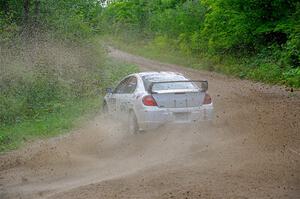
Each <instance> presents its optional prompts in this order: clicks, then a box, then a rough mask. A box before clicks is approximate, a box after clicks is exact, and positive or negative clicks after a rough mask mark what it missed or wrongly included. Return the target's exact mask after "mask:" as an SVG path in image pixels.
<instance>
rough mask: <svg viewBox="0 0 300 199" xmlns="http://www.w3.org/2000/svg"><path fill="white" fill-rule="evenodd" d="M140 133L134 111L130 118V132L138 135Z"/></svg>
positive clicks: (131, 112)
mask: <svg viewBox="0 0 300 199" xmlns="http://www.w3.org/2000/svg"><path fill="white" fill-rule="evenodd" d="M138 131H139V126H138V123H137V118H136V116H135V114H134V112H133V111H130V113H129V117H128V132H129V133H131V134H137V133H138Z"/></svg>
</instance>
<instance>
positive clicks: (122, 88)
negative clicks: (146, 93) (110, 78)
mask: <svg viewBox="0 0 300 199" xmlns="http://www.w3.org/2000/svg"><path fill="white" fill-rule="evenodd" d="M136 86H137V79H136V77H128V78H126V79H124V80H123V81H122V82H120V84H119V85H118V86H117V88H116V89H115V93H118V94H125V93H133V92H134V91H135V89H136Z"/></svg>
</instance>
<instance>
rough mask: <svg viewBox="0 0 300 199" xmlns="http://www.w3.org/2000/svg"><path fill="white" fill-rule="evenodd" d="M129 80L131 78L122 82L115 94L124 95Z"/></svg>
mask: <svg viewBox="0 0 300 199" xmlns="http://www.w3.org/2000/svg"><path fill="white" fill-rule="evenodd" d="M129 78H130V77H128V78H126V79H124V80H122V81H121V82H120V83H119V84H118V86H117V87H116V89H115V91H114V93H123V92H124V89H125V87H126V82H127V81H128V79H129Z"/></svg>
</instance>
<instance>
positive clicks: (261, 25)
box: [102, 0, 300, 86]
mask: <svg viewBox="0 0 300 199" xmlns="http://www.w3.org/2000/svg"><path fill="white" fill-rule="evenodd" d="M121 5H122V6H121ZM102 13H103V16H110V18H109V20H108V21H109V27H108V29H110V30H111V32H113V33H114V36H115V37H116V36H122V37H123V39H124V41H128V43H129V44H131V43H132V42H135V40H137V39H144V40H145V42H146V43H147V45H148V46H149V47H150V48H156V49H158V50H160V51H161V50H162V49H164V50H166V51H167V52H170V53H171V54H172V53H173V52H175V51H179V52H180V53H182V54H183V56H185V57H195V58H202V59H206V60H207V59H211V60H212V62H214V63H219V65H218V66H215V67H212V66H210V67H208V68H209V70H216V71H219V72H223V73H226V74H233V75H235V76H238V77H241V78H251V79H255V80H261V81H264V82H269V83H283V84H286V85H289V86H298V84H297V83H296V82H297V80H296V79H298V78H300V77H299V76H297V73H294V72H293V71H294V69H295V68H299V67H300V53H299V52H300V37H299V35H300V26H299V24H300V3H299V2H297V1H292V0H291V1H286V0H264V1H261V0H246V1H241V0H201V1H198V0H182V1H175V0H164V1H162V0H161V1H159V0H149V1H144V0H129V1H114V3H112V4H109V5H108V8H107V9H104V10H103V12H102ZM120 13H126V14H123V15H121V17H116V16H120ZM125 16H126V17H125ZM104 18H105V17H104ZM124 24H126V26H124ZM104 27H106V26H104ZM114 30H118V31H116V32H114ZM128 30H129V31H128ZM229 64H231V65H229ZM208 65H211V64H208ZM290 70H291V72H289V71H290ZM285 74H296V75H295V76H293V77H292V79H293V80H290V79H289V80H288V79H287V78H288V76H287V75H285Z"/></svg>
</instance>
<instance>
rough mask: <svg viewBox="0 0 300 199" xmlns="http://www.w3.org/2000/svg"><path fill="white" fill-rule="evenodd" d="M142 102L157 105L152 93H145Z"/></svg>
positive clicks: (147, 104)
mask: <svg viewBox="0 0 300 199" xmlns="http://www.w3.org/2000/svg"><path fill="white" fill-rule="evenodd" d="M143 104H144V105H145V106H157V103H156V101H155V99H154V98H153V97H152V95H146V96H145V97H143Z"/></svg>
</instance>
